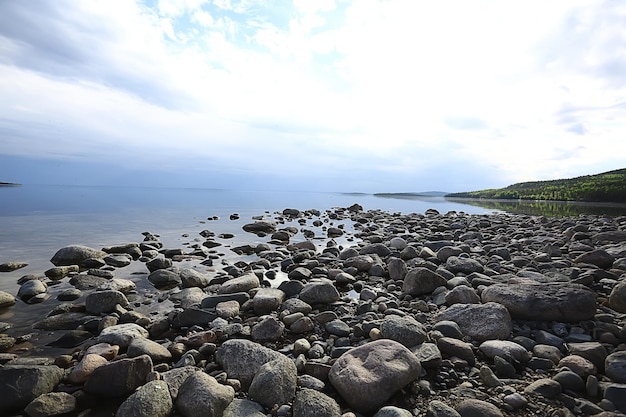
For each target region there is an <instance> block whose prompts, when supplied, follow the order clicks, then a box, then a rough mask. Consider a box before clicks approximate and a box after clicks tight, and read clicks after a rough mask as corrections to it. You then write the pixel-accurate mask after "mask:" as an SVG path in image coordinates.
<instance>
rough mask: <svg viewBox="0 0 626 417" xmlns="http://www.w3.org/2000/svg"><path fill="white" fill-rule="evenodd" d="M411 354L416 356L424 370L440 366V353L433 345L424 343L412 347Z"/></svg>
mask: <svg viewBox="0 0 626 417" xmlns="http://www.w3.org/2000/svg"><path fill="white" fill-rule="evenodd" d="M411 352H413V353H414V354H415V356H417V359H418V360H419V361H420V364H421V365H422V366H423V367H424V368H437V367H438V366H440V365H441V360H442V357H441V351H440V350H439V348H438V347H437V345H436V344H434V343H428V342H426V343H422V344H421V345H418V346H414V347H413V348H412V349H411Z"/></svg>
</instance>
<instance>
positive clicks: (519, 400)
mask: <svg viewBox="0 0 626 417" xmlns="http://www.w3.org/2000/svg"><path fill="white" fill-rule="evenodd" d="M502 401H504V402H505V403H506V404H508V405H510V406H511V407H513V408H514V409H516V410H517V409H520V408H525V407H526V406H527V405H528V400H527V399H526V398H525V397H524V396H523V395H522V394H520V393H518V392H514V393H513V394H508V395H505V396H504V398H502Z"/></svg>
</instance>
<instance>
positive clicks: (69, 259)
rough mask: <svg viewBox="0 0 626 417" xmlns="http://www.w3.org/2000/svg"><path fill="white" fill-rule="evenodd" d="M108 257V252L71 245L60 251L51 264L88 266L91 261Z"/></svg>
mask: <svg viewBox="0 0 626 417" xmlns="http://www.w3.org/2000/svg"><path fill="white" fill-rule="evenodd" d="M105 256H107V253H106V252H103V251H101V250H97V249H92V248H90V247H87V246H82V245H70V246H66V247H64V248H61V249H59V250H58V251H57V252H56V253H55V254H54V256H53V257H52V259H50V262H52V263H53V264H54V265H55V266H66V265H83V266H87V265H86V264H87V263H88V262H87V261H89V260H90V259H94V258H95V259H102V258H104V257H105Z"/></svg>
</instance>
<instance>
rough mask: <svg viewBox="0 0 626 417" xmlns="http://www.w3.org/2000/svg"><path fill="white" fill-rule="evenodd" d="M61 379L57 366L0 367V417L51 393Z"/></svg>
mask: <svg viewBox="0 0 626 417" xmlns="http://www.w3.org/2000/svg"><path fill="white" fill-rule="evenodd" d="M62 378H63V370H62V369H61V368H59V367H57V366H38V365H4V366H0V392H1V393H2V395H0V415H9V414H12V413H15V412H19V411H21V410H22V409H23V408H24V407H26V406H27V405H28V404H29V403H30V402H31V401H33V400H34V399H35V398H37V397H39V396H40V395H42V394H46V393H49V392H51V391H52V390H53V389H54V388H55V387H56V386H57V385H58V384H59V382H61V379H62Z"/></svg>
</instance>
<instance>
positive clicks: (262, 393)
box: [248, 360, 298, 409]
mask: <svg viewBox="0 0 626 417" xmlns="http://www.w3.org/2000/svg"><path fill="white" fill-rule="evenodd" d="M297 379H298V370H297V369H296V365H295V364H294V363H293V362H292V361H290V360H274V361H271V362H267V363H265V364H263V365H261V367H260V368H259V370H258V371H257V372H256V374H255V375H254V378H253V379H252V383H251V384H250V388H249V390H248V395H249V396H250V399H251V400H254V401H256V402H258V403H260V404H263V405H264V406H265V407H267V408H269V409H271V408H272V407H274V406H275V405H278V406H281V405H283V404H287V403H289V402H291V400H292V399H293V397H294V395H295V394H296V383H297Z"/></svg>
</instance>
